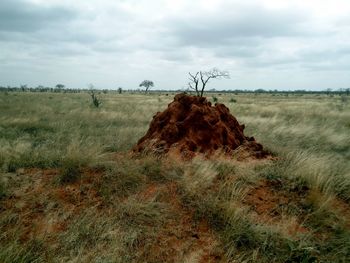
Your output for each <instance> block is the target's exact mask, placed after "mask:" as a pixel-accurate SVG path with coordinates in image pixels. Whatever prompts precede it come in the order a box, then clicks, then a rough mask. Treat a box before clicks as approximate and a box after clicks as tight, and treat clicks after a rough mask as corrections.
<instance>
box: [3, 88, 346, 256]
mask: <svg viewBox="0 0 350 263" xmlns="http://www.w3.org/2000/svg"><path fill="white" fill-rule="evenodd" d="M99 98H100V100H101V102H102V105H101V106H100V107H99V108H95V107H93V106H92V105H91V98H90V97H89V94H63V93H55V94H51V93H12V92H10V93H7V95H5V93H0V112H1V114H0V176H1V178H0V179H1V180H0V232H1V236H0V261H1V262H67V261H72V262H167V261H168V262H186V261H187V262H196V258H197V257H199V258H200V251H201V250H203V251H211V252H210V253H213V254H220V257H217V259H216V261H218V262H219V261H221V262H346V261H347V260H348V258H350V243H349V240H350V230H349V224H348V222H349V219H350V173H349V171H350V135H349V134H350V103H349V100H347V99H346V98H345V99H344V98H342V97H339V96H333V97H330V96H326V95H321V96H315V95H304V96H296V95H289V96H283V95H278V94H273V95H268V94H262V95H254V94H237V95H235V96H234V98H232V96H231V95H219V94H215V98H217V100H218V101H219V102H220V103H225V104H226V105H227V106H228V107H229V108H230V111H231V112H232V113H233V114H234V115H235V116H236V117H237V119H238V121H239V122H240V123H244V124H245V125H246V131H245V134H246V135H247V136H254V137H255V138H256V140H257V141H258V142H260V143H262V144H263V145H264V147H266V148H267V149H269V150H270V151H271V152H273V154H274V155H275V156H276V157H277V159H276V160H273V161H254V162H247V161H243V162H240V161H237V158H235V157H234V156H233V157H232V158H231V159H228V158H225V157H223V156H220V155H218V156H216V157H215V158H212V159H209V160H207V159H202V158H195V159H193V160H192V161H189V162H180V161H178V160H174V159H167V158H161V157H159V156H153V155H147V154H145V155H141V156H137V157H132V156H131V155H130V154H129V151H130V149H132V147H133V146H134V145H135V144H136V143H137V141H138V139H139V138H141V137H142V136H143V135H144V134H145V132H146V131H147V129H148V125H149V122H150V120H151V119H152V116H153V115H154V114H155V113H156V112H157V111H161V110H163V109H165V108H166V106H167V104H168V103H170V102H171V100H172V96H165V95H162V94H160V95H156V94H153V95H152V94H149V95H144V94H127V93H124V94H112V93H111V94H101V95H99ZM259 189H260V191H262V193H264V195H262V196H260V197H261V200H260V199H258V198H257V196H255V195H258V193H259ZM249 198H251V199H249ZM254 198H255V199H254ZM249 200H250V201H249ZM252 200H253V201H252ZM254 202H255V203H254ZM264 205H266V209H265V210H266V211H263V212H261V211H259V207H260V206H264ZM261 213H262V214H261ZM203 222H204V223H205V224H207V225H208V228H205V227H204V229H205V230H199V229H201V228H200V227H199V226H202V225H203V224H204V223H203ZM296 226H297V227H298V228H299V230H298V231H295V230H293V229H294V228H295V227H296ZM300 229H301V230H300ZM201 231H202V232H201ZM203 235H204V236H206V238H207V239H208V240H210V241H208V242H207V243H206V241H205V240H206V239H205V238H203ZM197 236H199V241H197V239H196V237H197ZM208 236H210V238H209V237H208ZM202 238H203V239H202ZM203 240H204V241H203ZM213 240H214V241H215V242H216V244H217V245H216V247H215V248H213V249H209V248H208V243H213V242H214V241H213ZM198 242H202V243H200V244H201V246H203V247H198V244H199V243H198ZM185 248H188V249H187V250H186V249H185ZM203 251H202V252H203ZM218 251H219V252H218ZM194 252H196V253H199V254H195V253H194ZM203 253H209V252H203ZM208 255H209V254H208Z"/></svg>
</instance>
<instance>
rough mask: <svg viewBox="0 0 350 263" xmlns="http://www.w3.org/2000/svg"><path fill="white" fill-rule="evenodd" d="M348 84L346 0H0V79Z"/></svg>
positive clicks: (221, 85) (102, 84)
mask: <svg viewBox="0 0 350 263" xmlns="http://www.w3.org/2000/svg"><path fill="white" fill-rule="evenodd" d="M213 67H217V68H219V69H222V70H227V71H229V72H230V75H231V78H230V79H228V80H214V81H212V82H211V83H210V87H208V88H216V89H258V88H264V89H284V90H288V89H308V90H324V89H327V88H332V89H338V88H348V87H350V1H348V0H329V1H326V0H324V1H323V0H285V1H281V0H247V1H241V0H239V1H236V0H191V1H188V0H186V1H185V0H74V1H71V0H0V85H2V86H6V85H16V86H18V85H21V84H28V85H30V86H37V85H44V86H54V85H56V84H57V83H63V84H65V85H66V86H67V87H69V88H86V86H87V84H88V83H93V84H94V85H95V87H97V88H114V89H116V88H117V87H119V86H121V87H123V88H125V89H133V88H137V87H138V84H139V83H140V82H141V81H142V80H144V79H150V80H153V81H154V82H155V85H156V88H159V89H181V88H184V87H186V86H187V82H188V80H187V74H188V72H189V71H191V72H195V71H198V70H208V69H211V68H213Z"/></svg>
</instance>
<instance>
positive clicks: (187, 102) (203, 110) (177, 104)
mask: <svg viewBox="0 0 350 263" xmlns="http://www.w3.org/2000/svg"><path fill="white" fill-rule="evenodd" d="M244 128H245V125H244V124H242V125H240V124H239V123H238V121H237V119H236V118H235V117H234V116H233V115H232V114H231V113H230V110H229V109H228V108H227V107H226V106H225V105H224V104H221V103H216V104H215V105H214V106H212V104H211V103H210V102H209V101H208V100H207V99H206V98H205V97H197V96H190V95H187V94H185V93H181V94H177V95H176V96H175V97H174V101H173V102H171V103H170V104H169V105H168V108H167V109H166V110H164V111H163V112H158V113H157V114H156V115H155V116H153V120H152V122H151V124H150V127H149V129H148V131H147V133H146V135H145V136H143V137H142V138H141V139H140V140H139V141H138V143H137V145H136V146H135V147H134V152H144V151H149V150H151V151H152V152H155V153H161V154H163V153H168V152H169V151H171V150H175V151H178V152H180V153H181V155H182V156H184V157H193V156H194V155H195V153H198V152H199V153H204V154H206V155H209V156H210V155H211V154H213V153H214V152H216V151H218V150H223V151H224V152H225V153H227V154H232V153H233V151H234V150H236V149H238V148H239V149H242V150H244V151H247V152H249V155H250V156H252V157H255V158H264V157H266V156H267V155H268V153H267V151H265V150H264V149H263V146H262V145H261V144H259V143H257V142H256V141H255V139H254V137H247V136H245V135H244V133H243V130H244Z"/></svg>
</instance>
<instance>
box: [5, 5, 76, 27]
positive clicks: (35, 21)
mask: <svg viewBox="0 0 350 263" xmlns="http://www.w3.org/2000/svg"><path fill="white" fill-rule="evenodd" d="M74 16H75V13H74V12H73V11H71V10H68V9H65V8H62V7H50V8H49V7H44V6H39V5H35V4H32V3H29V2H26V1H23V0H1V1H0V31H5V32H32V31H36V30H39V29H41V28H43V27H47V26H48V25H51V24H53V23H57V22H64V21H66V20H70V19H72V18H73V17H74Z"/></svg>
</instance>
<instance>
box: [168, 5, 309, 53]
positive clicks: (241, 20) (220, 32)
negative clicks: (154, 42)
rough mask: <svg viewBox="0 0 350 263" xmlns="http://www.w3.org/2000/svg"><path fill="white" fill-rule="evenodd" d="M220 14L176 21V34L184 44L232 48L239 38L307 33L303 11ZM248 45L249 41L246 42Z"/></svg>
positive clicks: (172, 23) (252, 10) (257, 9)
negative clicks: (304, 26)
mask: <svg viewBox="0 0 350 263" xmlns="http://www.w3.org/2000/svg"><path fill="white" fill-rule="evenodd" d="M222 11H223V12H222V13H220V14H219V15H217V14H216V15H214V16H210V15H205V14H204V15H201V16H200V17H190V18H187V19H186V20H184V21H179V20H176V19H175V20H172V21H170V26H171V27H172V32H169V33H170V34H174V35H175V36H177V38H178V42H179V44H180V45H181V44H182V45H193V46H204V47H210V46H218V45H230V44H231V42H232V41H235V39H236V38H240V39H243V38H246V39H247V38H256V37H261V38H272V37H281V36H295V35H301V34H304V32H303V28H302V23H303V22H304V21H305V20H306V16H305V15H304V14H302V13H301V12H300V11H298V10H296V11H288V12H287V11H278V12H277V11H271V10H267V9H265V8H262V7H254V8H247V7H244V8H239V9H232V10H230V9H228V10H222ZM246 42H248V41H247V40H246Z"/></svg>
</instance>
